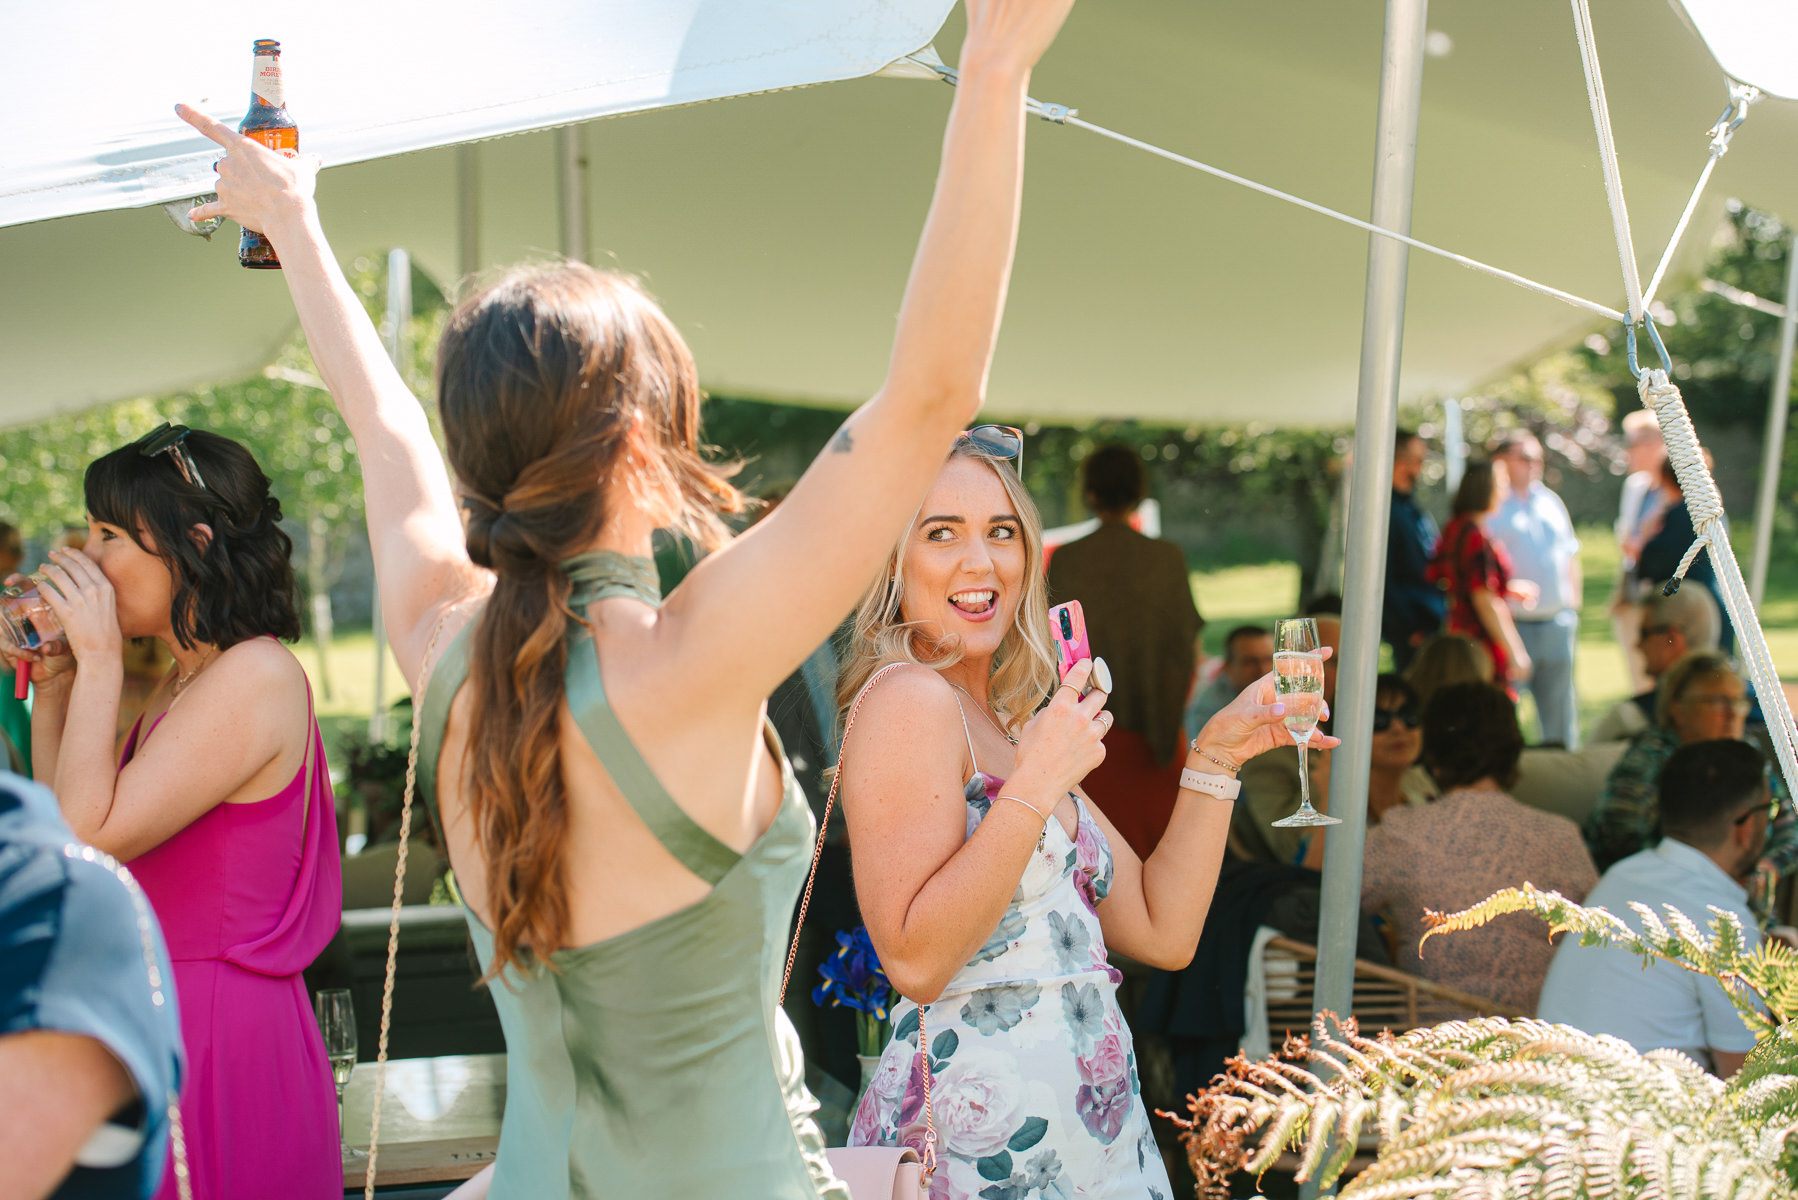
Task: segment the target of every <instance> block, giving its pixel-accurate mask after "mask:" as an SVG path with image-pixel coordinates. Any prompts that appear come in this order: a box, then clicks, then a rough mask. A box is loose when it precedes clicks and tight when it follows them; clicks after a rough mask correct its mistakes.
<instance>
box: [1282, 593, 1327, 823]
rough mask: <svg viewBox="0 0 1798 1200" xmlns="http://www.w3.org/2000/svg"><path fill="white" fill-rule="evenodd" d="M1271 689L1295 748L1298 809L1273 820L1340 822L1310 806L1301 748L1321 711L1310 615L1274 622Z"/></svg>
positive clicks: (1320, 673) (1319, 668)
mask: <svg viewBox="0 0 1798 1200" xmlns="http://www.w3.org/2000/svg"><path fill="white" fill-rule="evenodd" d="M1274 691H1275V692H1277V693H1278V694H1279V697H1280V702H1281V703H1282V704H1284V705H1285V706H1286V728H1287V729H1289V730H1291V731H1292V740H1293V741H1295V742H1297V743H1298V751H1299V809H1298V811H1297V812H1295V813H1293V814H1292V815H1291V816H1290V817H1285V818H1283V819H1281V820H1278V821H1275V822H1274V824H1275V825H1276V826H1278V827H1280V828H1281V829H1292V828H1298V827H1305V826H1310V825H1340V824H1342V822H1341V821H1339V820H1337V819H1336V818H1335V817H1328V816H1325V815H1324V814H1323V813H1320V812H1318V811H1317V810H1316V809H1315V808H1312V807H1311V771H1310V764H1309V763H1308V762H1307V761H1306V753H1305V752H1306V750H1307V749H1308V748H1309V746H1310V743H1311V734H1312V733H1313V732H1314V731H1315V730H1316V729H1317V718H1318V717H1319V716H1321V715H1322V713H1323V706H1324V658H1323V655H1322V654H1321V653H1319V652H1318V647H1317V622H1316V621H1314V620H1312V619H1311V618H1310V617H1297V618H1294V619H1292V620H1287V621H1279V622H1276V623H1275V625H1274Z"/></svg>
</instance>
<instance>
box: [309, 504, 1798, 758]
mask: <svg viewBox="0 0 1798 1200" xmlns="http://www.w3.org/2000/svg"><path fill="white" fill-rule="evenodd" d="M1580 538H1581V545H1582V549H1581V554H1580V557H1581V561H1582V563H1583V565H1584V568H1585V606H1584V612H1583V614H1582V619H1581V622H1580V641H1579V663H1578V686H1579V694H1580V712H1581V717H1582V723H1583V724H1584V725H1586V726H1590V725H1591V724H1592V722H1593V721H1594V720H1596V719H1597V718H1598V716H1599V715H1601V714H1602V713H1603V712H1604V711H1605V710H1606V709H1608V708H1610V707H1611V706H1612V705H1613V704H1615V703H1617V701H1619V700H1622V699H1624V698H1625V697H1627V696H1628V695H1629V683H1628V680H1627V678H1626V676H1625V672H1624V665H1623V655H1622V653H1621V652H1620V651H1619V650H1618V649H1617V644H1616V639H1615V638H1614V637H1613V635H1612V633H1611V619H1610V599H1611V588H1612V586H1613V584H1614V581H1615V580H1616V577H1617V564H1618V551H1617V543H1616V541H1615V540H1614V539H1613V538H1612V537H1611V532H1610V530H1609V529H1606V528H1602V527H1593V528H1589V529H1584V530H1581V532H1580ZM1734 541H1735V546H1736V554H1737V557H1738V559H1739V561H1740V562H1741V563H1742V567H1743V571H1744V573H1746V571H1747V568H1748V559H1749V556H1750V554H1751V553H1752V549H1751V548H1752V545H1753V535H1752V531H1751V530H1749V529H1748V528H1747V527H1746V526H1737V527H1736V529H1735V531H1734ZM1192 588H1193V594H1194V595H1195V596H1196V597H1197V598H1198V603H1199V611H1200V612H1201V613H1203V614H1204V615H1205V623H1206V624H1205V646H1206V650H1207V652H1208V653H1210V654H1213V655H1217V654H1221V653H1223V644H1224V635H1225V634H1227V633H1229V631H1230V629H1231V628H1232V627H1233V626H1236V625H1241V624H1245V623H1252V624H1258V625H1271V624H1272V623H1273V621H1274V620H1275V619H1276V618H1278V617H1283V616H1289V615H1291V613H1292V612H1293V610H1294V609H1296V608H1297V607H1298V603H1299V594H1298V593H1299V569H1298V564H1296V563H1290V562H1279V563H1263V564H1260V565H1258V566H1250V567H1227V568H1224V569H1221V570H1217V571H1195V572H1193V575H1192ZM1761 620H1762V624H1763V627H1764V628H1765V629H1766V632H1767V644H1768V647H1769V648H1770V649H1771V650H1772V652H1773V661H1774V662H1775V663H1776V664H1778V665H1779V668H1780V675H1781V677H1782V678H1784V679H1788V680H1794V679H1798V563H1793V562H1782V561H1780V560H1779V559H1777V558H1776V559H1775V561H1774V563H1773V568H1772V570H1771V572H1770V573H1769V578H1768V581H1767V600H1766V603H1765V604H1763V605H1762V610H1761ZM296 652H297V653H298V654H299V656H300V661H301V662H302V663H304V664H305V665H306V670H307V672H308V673H309V674H310V675H311V676H312V681H313V687H314V688H315V689H317V690H318V696H319V702H318V709H319V716H320V719H321V722H322V723H323V724H324V725H325V726H326V737H327V740H328V741H329V742H330V743H332V745H333V748H334V746H335V742H336V740H337V738H338V737H339V736H341V731H343V730H345V729H349V728H353V727H357V726H363V727H365V726H366V723H367V720H368V714H369V711H370V709H371V708H372V706H373V701H374V690H375V680H374V676H375V654H374V637H373V635H372V634H371V633H370V632H369V631H368V630H366V629H363V630H352V631H347V632H345V633H343V634H341V635H339V636H338V637H337V638H336V639H334V640H333V641H332V643H331V649H330V655H329V675H330V682H331V689H330V692H329V694H328V695H327V694H326V692H325V691H324V689H323V687H322V677H321V671H320V662H319V656H318V647H317V646H316V644H314V643H313V642H311V641H310V640H305V641H302V642H301V643H300V645H299V646H298V647H296ZM383 691H384V694H385V697H386V702H387V703H388V704H391V703H393V702H394V701H395V700H398V699H400V698H401V697H402V696H404V695H405V694H406V685H405V681H404V680H403V679H402V678H401V677H400V673H399V668H398V667H397V666H395V665H394V663H393V658H392V655H391V654H389V655H388V656H387V671H386V677H385V680H384V687H383ZM1527 703H1528V700H1527V699H1526V700H1525V704H1527ZM338 761H340V760H338Z"/></svg>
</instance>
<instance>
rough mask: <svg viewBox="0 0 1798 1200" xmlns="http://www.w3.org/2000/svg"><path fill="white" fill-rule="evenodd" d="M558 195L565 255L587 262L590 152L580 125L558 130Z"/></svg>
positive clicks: (566, 126) (563, 254)
mask: <svg viewBox="0 0 1798 1200" xmlns="http://www.w3.org/2000/svg"><path fill="white" fill-rule="evenodd" d="M556 192H557V198H558V205H557V215H558V217H559V219H560V231H561V235H562V256H563V257H564V258H571V259H574V260H576V261H578V262H586V261H587V152H586V150H585V149H584V148H583V147H582V145H581V127H580V126H579V125H564V126H562V127H561V128H560V129H558V130H556Z"/></svg>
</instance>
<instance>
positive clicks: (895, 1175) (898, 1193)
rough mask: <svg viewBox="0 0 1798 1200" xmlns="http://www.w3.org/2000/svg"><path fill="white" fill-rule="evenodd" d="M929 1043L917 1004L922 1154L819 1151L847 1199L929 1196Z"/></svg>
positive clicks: (792, 952)
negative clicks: (846, 1191)
mask: <svg viewBox="0 0 1798 1200" xmlns="http://www.w3.org/2000/svg"><path fill="white" fill-rule="evenodd" d="M902 665H904V664H902V663H890V664H888V665H887V666H884V667H882V668H881V669H880V670H878V671H876V672H875V673H874V677H873V678H872V679H870V680H868V682H867V685H866V686H865V687H863V688H862V691H861V695H860V696H857V697H856V698H855V704H854V705H853V706H852V707H851V708H850V710H849V719H848V720H847V721H845V722H844V723H843V741H842V745H840V746H838V747H837V762H838V763H839V764H841V763H842V761H843V750H844V749H846V748H847V747H848V745H849V731H850V730H851V729H853V728H855V714H856V713H858V712H860V711H861V708H862V700H863V699H864V698H865V697H866V696H867V694H868V693H869V692H870V691H871V690H873V687H874V685H875V684H876V683H879V682H880V678H881V676H883V675H885V674H886V673H887V672H888V671H891V670H892V669H893V668H894V667H898V666H902ZM842 778H843V773H842V771H841V770H839V771H837V772H835V773H834V774H833V775H832V776H831V780H830V795H829V796H828V797H827V798H826V799H825V801H824V819H823V820H821V821H819V822H818V844H817V845H816V846H815V847H813V849H812V870H811V874H810V875H808V876H807V877H806V880H805V897H804V898H803V899H802V900H800V902H799V919H798V920H797V921H795V922H793V944H792V946H791V947H789V948H788V950H787V969H786V972H785V973H784V974H783V975H781V977H780V999H781V1002H782V1003H785V1001H786V998H787V984H788V983H789V982H790V981H791V980H792V978H793V960H794V959H795V958H797V957H798V955H799V931H800V929H801V928H803V927H804V925H805V913H806V910H807V909H808V908H810V907H811V903H812V885H813V884H814V883H816V882H817V879H818V859H819V858H821V857H822V856H823V854H824V835H825V832H826V831H827V830H828V829H829V828H830V813H831V810H832V809H833V808H834V807H835V806H836V801H837V785H838V784H839V783H840V782H842ZM929 1045H930V1041H929V1038H928V1037H927V1036H926V1035H925V1032H924V1006H923V1005H919V1006H918V1055H919V1057H920V1058H921V1059H922V1060H923V1063H924V1071H923V1075H924V1154H923V1157H921V1158H920V1157H919V1155H918V1152H917V1151H916V1150H913V1149H912V1148H911V1147H910V1146H839V1147H836V1148H833V1149H828V1150H826V1151H825V1152H824V1154H825V1157H826V1158H828V1159H829V1160H830V1169H831V1170H832V1171H834V1172H835V1173H836V1176H837V1178H838V1179H841V1180H842V1181H843V1182H844V1183H846V1184H848V1185H849V1196H850V1200H930V1177H931V1176H932V1175H934V1174H935V1173H936V1114H935V1112H934V1110H933V1109H932V1108H931V1104H930V1055H929V1053H928V1052H927V1051H926V1049H925V1047H927V1046H929Z"/></svg>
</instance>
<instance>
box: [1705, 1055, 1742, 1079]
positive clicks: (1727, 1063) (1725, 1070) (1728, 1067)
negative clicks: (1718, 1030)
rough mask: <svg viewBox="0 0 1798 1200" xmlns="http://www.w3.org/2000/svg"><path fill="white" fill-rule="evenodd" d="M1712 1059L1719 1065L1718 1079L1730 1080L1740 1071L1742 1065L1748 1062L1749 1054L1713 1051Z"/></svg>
mask: <svg viewBox="0 0 1798 1200" xmlns="http://www.w3.org/2000/svg"><path fill="white" fill-rule="evenodd" d="M1711 1058H1712V1059H1713V1060H1715V1061H1716V1064H1717V1078H1718V1079H1728V1078H1729V1077H1730V1076H1732V1075H1734V1074H1735V1073H1736V1072H1737V1071H1740V1070H1741V1069H1742V1064H1743V1063H1745V1062H1747V1061H1748V1052H1747V1051H1745V1050H1744V1051H1743V1052H1742V1053H1740V1054H1736V1053H1733V1052H1731V1051H1729V1050H1712V1051H1711Z"/></svg>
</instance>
